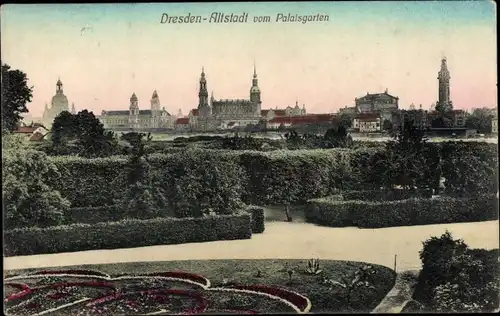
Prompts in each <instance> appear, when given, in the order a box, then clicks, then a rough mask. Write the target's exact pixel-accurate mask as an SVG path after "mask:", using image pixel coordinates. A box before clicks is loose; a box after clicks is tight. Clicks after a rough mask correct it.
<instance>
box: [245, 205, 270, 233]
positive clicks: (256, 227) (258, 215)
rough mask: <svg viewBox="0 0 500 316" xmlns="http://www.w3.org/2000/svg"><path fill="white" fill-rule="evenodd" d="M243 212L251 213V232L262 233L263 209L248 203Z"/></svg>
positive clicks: (263, 225) (263, 227) (263, 226)
mask: <svg viewBox="0 0 500 316" xmlns="http://www.w3.org/2000/svg"><path fill="white" fill-rule="evenodd" d="M245 212H247V213H249V214H251V215H252V233H254V234H260V233H263V232H264V230H265V229H266V228H265V224H264V220H265V216H264V209H263V208H262V207H260V206H255V205H249V206H247V208H246V209H245Z"/></svg>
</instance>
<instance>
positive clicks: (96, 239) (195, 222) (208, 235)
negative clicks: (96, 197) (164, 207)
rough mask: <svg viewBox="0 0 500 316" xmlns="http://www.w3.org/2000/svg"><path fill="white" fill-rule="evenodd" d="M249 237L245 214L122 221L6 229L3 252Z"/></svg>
mask: <svg viewBox="0 0 500 316" xmlns="http://www.w3.org/2000/svg"><path fill="white" fill-rule="evenodd" d="M251 236H252V224H251V218H250V215H249V214H247V213H241V214H236V215H222V216H210V217H204V218H183V219H176V218H156V219H148V220H122V221H119V222H107V223H96V224H72V225H66V226H54V227H49V228H37V227H34V228H22V229H14V230H8V231H5V232H4V255H5V256H21V255H34V254H44V253H60V252H73V251H84V250H94V249H117V248H132V247H144V246H152V245H168V244H182V243H189V242H205V241H216V240H234V239H248V238H251Z"/></svg>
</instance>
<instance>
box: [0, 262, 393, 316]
mask: <svg viewBox="0 0 500 316" xmlns="http://www.w3.org/2000/svg"><path fill="white" fill-rule="evenodd" d="M307 261H308V260H281V259H280V260H188V261H167V262H132V263H116V264H103V265H81V266H70V267H54V268H45V269H43V270H64V269H90V270H98V271H101V272H105V273H108V274H110V275H119V274H124V273H125V274H137V275H138V274H145V273H153V272H161V271H183V272H191V273H196V274H199V275H203V276H204V277H206V278H208V279H209V280H210V281H211V283H212V287H217V286H223V285H224V282H226V283H227V282H229V283H237V284H246V285H268V286H274V287H280V288H284V289H288V290H292V291H295V292H297V293H300V294H302V295H305V296H307V297H308V298H309V300H310V301H311V303H312V309H311V312H313V313H326V312H370V311H372V310H373V309H374V308H375V307H376V306H377V305H378V304H379V303H380V301H381V300H382V299H383V298H384V297H385V295H386V294H387V293H388V292H389V291H390V290H391V288H392V287H393V285H394V282H395V273H394V271H392V270H391V269H389V268H387V267H383V266H378V265H371V266H372V267H373V269H374V270H375V271H376V273H375V274H373V276H372V282H371V283H372V284H373V286H374V288H372V289H369V288H359V289H355V290H354V291H353V292H352V295H351V297H352V298H351V299H350V301H347V300H346V299H345V291H344V290H343V289H342V288H340V287H334V288H331V287H330V286H328V285H325V284H323V283H322V282H321V280H322V278H323V277H328V278H329V279H331V280H338V281H340V280H341V277H342V276H344V275H349V274H353V273H354V272H355V271H357V270H358V269H359V268H360V267H363V266H365V265H366V263H362V262H349V261H331V260H321V261H320V266H321V267H320V268H321V269H322V270H323V271H322V273H321V274H320V275H309V274H307V273H306V272H305V269H306V267H307ZM290 269H291V270H293V271H294V273H293V275H292V278H291V282H290V280H289V274H288V273H287V271H288V270H290ZM38 270H41V269H27V270H15V271H5V272H4V277H8V276H12V275H14V274H15V275H20V274H24V273H27V272H34V271H38ZM259 271H260V272H259Z"/></svg>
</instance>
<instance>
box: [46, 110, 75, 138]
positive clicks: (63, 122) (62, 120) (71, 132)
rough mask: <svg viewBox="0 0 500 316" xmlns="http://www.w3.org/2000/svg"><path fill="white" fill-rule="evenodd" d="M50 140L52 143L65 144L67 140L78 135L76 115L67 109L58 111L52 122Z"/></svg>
mask: <svg viewBox="0 0 500 316" xmlns="http://www.w3.org/2000/svg"><path fill="white" fill-rule="evenodd" d="M51 132H52V133H51V140H52V143H53V144H54V145H57V146H60V145H66V144H67V142H68V141H70V140H75V139H77V137H78V136H79V130H78V122H77V120H76V116H75V115H73V114H71V113H70V112H68V111H63V112H61V113H59V114H58V115H57V116H56V117H55V118H54V122H53V123H52V128H51Z"/></svg>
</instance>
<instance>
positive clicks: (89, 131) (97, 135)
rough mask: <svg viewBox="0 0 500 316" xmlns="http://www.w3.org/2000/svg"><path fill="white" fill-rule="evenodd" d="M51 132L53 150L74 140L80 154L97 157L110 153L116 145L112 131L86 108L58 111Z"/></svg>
mask: <svg viewBox="0 0 500 316" xmlns="http://www.w3.org/2000/svg"><path fill="white" fill-rule="evenodd" d="M51 132H52V137H51V139H52V143H53V146H54V150H55V151H58V149H60V147H65V146H67V145H68V144H69V143H70V142H74V144H76V145H77V146H78V149H79V150H78V153H79V154H80V155H82V156H85V157H99V156H108V155H110V154H111V153H113V152H114V151H115V150H116V147H117V146H118V143H117V139H116V138H115V136H114V133H113V132H110V131H106V130H105V129H104V125H103V124H102V123H101V122H100V121H99V119H97V118H96V117H95V115H94V113H92V112H89V111H87V110H83V111H80V112H78V114H71V113H69V112H67V111H63V112H61V113H59V115H58V116H57V117H56V118H55V119H54V122H53V124H52V129H51Z"/></svg>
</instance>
